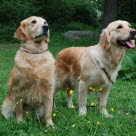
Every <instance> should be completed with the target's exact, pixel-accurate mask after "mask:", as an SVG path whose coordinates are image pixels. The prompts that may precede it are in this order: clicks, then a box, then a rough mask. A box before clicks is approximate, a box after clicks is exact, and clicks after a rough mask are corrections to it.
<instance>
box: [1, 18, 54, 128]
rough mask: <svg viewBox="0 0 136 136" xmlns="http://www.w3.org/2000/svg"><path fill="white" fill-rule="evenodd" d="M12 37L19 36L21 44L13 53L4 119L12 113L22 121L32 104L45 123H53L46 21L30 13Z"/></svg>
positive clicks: (51, 80) (51, 71) (50, 70)
mask: <svg viewBox="0 0 136 136" xmlns="http://www.w3.org/2000/svg"><path fill="white" fill-rule="evenodd" d="M14 37H15V38H17V39H20V40H21V41H22V45H21V47H20V49H19V51H18V52H17V54H16V57H15V65H14V68H13V70H12V73H11V75H10V78H9V95H8V97H7V98H6V99H5V101H4V102H3V105H2V114H3V115H4V117H5V118H6V119H9V118H10V117H11V116H12V115H13V114H15V116H16V118H17V120H18V121H22V120H23V112H24V111H25V108H26V106H27V107H29V108H30V107H32V108H33V109H34V110H37V112H38V113H37V114H38V115H39V116H42V117H43V118H44V120H45V121H46V124H47V125H53V122H52V107H53V94H54V83H55V76H54V75H55V74H54V69H55V61H54V58H53V56H52V54H51V53H50V52H49V51H48V42H49V28H48V24H47V22H46V20H45V19H43V18H41V17H36V16H32V17H29V18H27V19H25V20H23V21H22V22H21V23H20V26H19V28H18V29H17V30H16V32H15V34H14Z"/></svg>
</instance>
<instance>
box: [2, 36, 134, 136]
mask: <svg viewBox="0 0 136 136" xmlns="http://www.w3.org/2000/svg"><path fill="white" fill-rule="evenodd" d="M60 35H61V34H56V35H54V36H53V37H52V38H51V39H52V40H51V42H50V44H49V50H50V51H51V52H52V53H53V55H54V57H55V56H56V55H57V53H58V52H59V51H60V50H62V49H64V48H67V47H71V46H89V45H92V44H96V43H97V42H98V40H97V39H84V40H81V41H76V42H72V41H68V40H67V39H65V38H63V37H61V36H60ZM19 45H20V44H17V45H0V108H1V105H2V102H3V100H4V98H5V97H6V96H7V93H8V86H7V81H8V77H9V74H10V72H11V70H12V67H13V64H14V56H15V54H16V51H17V50H18V48H19ZM135 91H136V79H131V80H129V81H126V80H124V81H123V80H122V79H119V78H118V80H117V82H116V83H115V84H114V85H113V87H112V90H111V93H110V96H109V98H108V104H107V109H108V111H109V113H111V114H112V115H113V116H114V118H105V117H103V116H102V115H101V114H100V113H99V109H98V106H95V107H90V103H91V102H94V103H97V99H96V97H95V95H88V105H87V109H88V113H87V115H86V116H85V117H80V116H78V103H77V92H75V95H74V105H75V107H76V108H73V109H68V108H67V107H66V93H65V92H58V93H57V96H56V108H55V109H54V111H53V113H54V114H53V115H54V116H53V121H54V123H55V126H56V129H50V128H47V127H46V126H45V124H44V122H41V121H39V120H37V119H36V117H35V116H34V115H33V112H28V113H27V114H26V115H25V119H24V121H23V122H21V123H17V121H16V119H11V120H8V121H7V120H5V119H4V117H3V116H1V115H0V136H45V135H47V136H134V135H136V106H135V105H136V93H135ZM111 108H114V111H112V110H111Z"/></svg>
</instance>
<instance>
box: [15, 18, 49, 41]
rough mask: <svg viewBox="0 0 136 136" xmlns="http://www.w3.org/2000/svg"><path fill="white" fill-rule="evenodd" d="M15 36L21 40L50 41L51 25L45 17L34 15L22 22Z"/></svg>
mask: <svg viewBox="0 0 136 136" xmlns="http://www.w3.org/2000/svg"><path fill="white" fill-rule="evenodd" d="M14 37H15V38H17V39H19V40H21V41H24V42H25V41H28V40H34V41H36V42H40V41H43V40H45V42H47V43H48V42H49V27H48V24H47V22H46V20H45V19H43V18H41V17H36V16H32V17H29V18H27V19H25V20H23V21H22V22H21V23H20V26H19V27H18V29H17V30H16V32H15V34H14Z"/></svg>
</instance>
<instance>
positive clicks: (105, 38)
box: [99, 28, 110, 50]
mask: <svg viewBox="0 0 136 136" xmlns="http://www.w3.org/2000/svg"><path fill="white" fill-rule="evenodd" d="M99 45H100V46H102V47H103V48H106V49H107V50H108V49H109V48H110V33H109V30H108V29H107V28H106V29H104V30H103V32H102V33H101V35H100V41H99Z"/></svg>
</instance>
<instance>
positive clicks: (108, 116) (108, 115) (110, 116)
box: [105, 114, 113, 118]
mask: <svg viewBox="0 0 136 136" xmlns="http://www.w3.org/2000/svg"><path fill="white" fill-rule="evenodd" d="M105 116H106V118H113V116H112V115H111V114H106V115H105Z"/></svg>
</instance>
